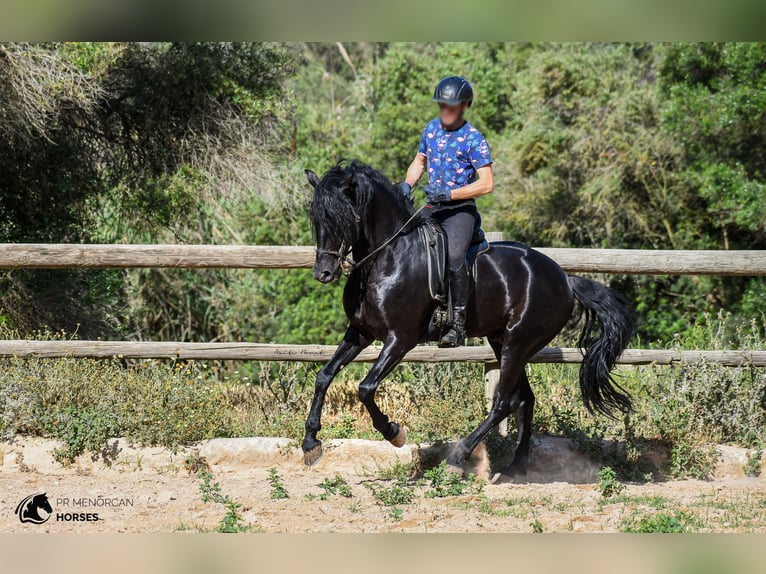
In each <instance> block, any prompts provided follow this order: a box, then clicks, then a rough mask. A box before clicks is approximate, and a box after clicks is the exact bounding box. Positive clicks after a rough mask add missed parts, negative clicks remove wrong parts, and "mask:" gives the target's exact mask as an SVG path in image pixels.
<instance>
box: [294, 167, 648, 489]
mask: <svg viewBox="0 0 766 574" xmlns="http://www.w3.org/2000/svg"><path fill="white" fill-rule="evenodd" d="M306 175H307V177H308V180H309V183H310V184H311V185H312V186H313V187H314V195H313V199H312V203H311V222H312V225H313V229H314V235H315V238H316V244H317V252H316V260H315V263H314V269H313V272H314V277H315V278H316V279H317V280H318V281H321V282H322V283H330V282H333V281H336V280H337V279H338V278H339V277H340V274H341V272H342V267H343V265H344V264H349V265H350V266H351V268H352V271H351V273H350V275H349V277H348V281H347V283H346V286H345V288H344V292H343V307H344V309H345V312H346V315H347V316H348V320H349V326H348V329H347V331H346V334H345V335H344V337H343V340H342V341H341V343H340V345H338V348H337V350H336V351H335V354H334V355H333V357H332V358H331V359H330V360H329V361H328V362H327V363H326V364H325V365H324V366H323V367H322V369H321V370H320V371H319V373H318V375H317V378H316V388H315V391H314V398H313V401H312V404H311V411H310V413H309V416H308V419H307V421H306V435H305V438H304V440H303V444H302V448H303V453H304V462H305V463H306V464H307V465H311V464H314V463H315V462H316V461H317V460H319V458H320V457H321V456H322V443H321V441H319V440H318V439H317V432H318V431H319V430H320V428H321V425H320V417H321V412H322V405H323V402H324V398H325V394H326V392H327V389H328V387H329V386H330V383H331V382H332V380H333V377H335V375H336V374H337V373H338V371H339V370H340V369H341V368H342V367H343V366H344V365H346V364H348V363H349V362H350V361H352V360H353V359H354V357H356V356H357V355H358V354H359V353H360V351H362V349H364V348H365V347H367V346H368V345H370V343H372V342H373V341H374V340H376V339H377V340H380V341H382V342H383V348H382V349H381V351H380V355H379V357H378V359H377V360H376V361H375V363H374V365H373V366H372V368H371V369H370V371H369V373H368V374H367V376H366V377H365V378H364V380H363V381H362V382H361V384H360V385H359V399H360V400H361V401H362V403H364V405H365V407H366V408H367V411H368V412H369V413H370V417H371V418H372V424H373V426H374V427H375V428H376V429H377V430H378V431H379V432H380V433H381V434H382V435H383V437H384V438H385V439H386V440H388V441H390V442H391V443H392V444H393V445H395V446H398V447H400V446H403V445H404V444H405V442H406V439H407V433H406V429H405V428H404V427H403V426H400V425H399V424H397V423H395V422H393V421H390V420H389V419H388V417H387V416H386V415H385V414H384V413H382V412H381V410H380V408H379V407H378V405H377V404H376V403H375V390H376V389H377V388H378V385H379V384H380V382H381V381H382V380H383V378H384V377H385V376H386V375H388V374H389V373H390V372H391V371H392V370H393V368H394V367H395V366H396V365H397V364H398V363H399V362H400V361H401V360H402V358H403V357H404V355H405V354H406V353H407V352H408V351H409V350H410V349H412V348H413V347H414V346H415V345H416V344H417V343H419V342H425V341H430V340H435V339H436V337H437V335H438V333H437V332H436V331H435V330H434V329H433V327H432V321H431V320H430V319H431V316H432V313H433V311H434V309H435V305H436V303H435V302H434V301H433V300H432V298H431V296H430V293H429V289H428V286H427V280H428V279H427V264H426V253H425V249H424V247H423V242H422V240H421V239H420V238H419V233H418V232H417V230H416V228H417V227H418V226H420V225H422V224H423V223H424V217H422V216H421V214H417V213H416V212H415V210H414V207H413V205H412V203H411V202H410V201H409V200H407V199H406V198H404V197H403V196H402V194H401V193H400V192H399V191H398V190H397V189H396V188H395V187H394V186H393V185H392V184H391V182H389V181H388V180H387V179H386V178H385V176H383V175H382V174H381V173H380V172H378V171H376V170H374V169H373V168H371V167H369V166H367V165H364V164H362V163H359V162H357V161H352V162H351V163H348V164H344V163H339V164H338V165H336V166H335V167H333V168H332V169H330V170H329V171H328V172H327V173H326V174H325V175H324V176H323V177H322V178H321V179H319V177H317V175H316V174H315V173H314V172H313V171H310V170H306ZM410 220H411V221H410ZM408 221H410V223H408ZM392 237H393V238H394V239H393V240H392V241H390V243H387V242H388V241H389V240H390V239H391V238H392ZM384 244H385V247H384V248H382V249H379V248H380V246H382V245H384ZM490 246H491V247H490V249H489V250H488V251H487V252H485V253H483V254H480V255H479V256H478V257H477V260H476V265H475V276H474V278H473V279H474V281H475V284H474V286H473V289H472V293H471V295H470V297H469V301H468V305H467V318H466V332H467V335H468V336H469V337H487V340H488V341H489V344H490V345H491V346H492V350H493V351H494V353H495V355H496V356H497V359H498V361H499V364H500V380H499V383H498V385H497V387H496V390H495V394H494V397H493V402H492V408H491V409H490V411H489V414H488V415H487V418H486V419H485V420H484V421H483V422H482V423H481V424H480V425H479V426H478V427H477V428H476V429H475V430H474V431H473V432H472V433H471V434H470V435H468V436H467V437H465V438H464V439H463V440H462V441H460V443H459V444H458V446H457V447H456V448H455V449H454V450H453V452H452V453H451V454H450V455H449V457H448V459H447V462H448V463H449V464H450V465H451V466H455V467H462V464H463V463H464V462H465V460H466V459H467V458H468V457H469V456H470V454H471V452H472V451H473V449H474V448H475V447H476V445H477V444H478V443H479V442H480V441H481V440H482V439H483V438H484V436H485V435H486V434H487V432H488V431H489V430H490V429H491V428H492V427H493V426H495V425H497V424H498V423H499V422H500V421H502V420H503V419H505V418H506V417H508V416H509V415H510V414H511V413H512V412H514V411H516V413H517V419H518V425H519V439H518V445H517V448H516V453H515V455H514V459H513V462H512V463H511V465H510V466H509V467H508V468H506V469H504V470H503V473H504V474H513V473H515V472H519V471H520V472H524V471H525V470H526V466H527V461H528V453H529V439H530V434H531V423H532V411H533V408H534V403H535V396H534V394H533V393H532V389H531V388H530V385H529V380H528V379H527V375H526V371H525V368H524V367H525V365H526V364H527V362H528V361H529V359H530V358H531V357H532V356H533V355H534V354H535V353H537V352H538V351H539V350H540V349H542V348H543V347H544V346H545V345H546V344H547V343H548V342H550V341H551V340H552V339H553V338H554V337H555V336H556V334H557V333H558V332H559V331H561V329H562V328H563V327H564V325H565V324H566V323H567V321H568V320H569V319H570V317H571V316H572V314H573V310H574V302H575V299H576V300H577V301H579V302H580V304H581V305H582V306H583V307H584V309H585V325H584V328H583V330H582V334H581V337H580V347H581V348H583V349H584V357H583V362H582V367H581V369H580V388H581V391H582V396H583V400H584V402H585V405H586V406H587V407H588V409H589V410H590V411H591V412H594V411H598V412H601V413H604V414H606V415H611V414H612V413H613V412H614V411H615V410H619V411H624V412H627V411H629V410H630V409H631V408H632V407H631V400H630V397H629V396H628V395H627V393H626V392H625V391H624V390H623V389H622V388H620V387H619V385H617V384H616V383H615V382H614V381H613V380H612V378H611V375H610V371H611V369H612V367H613V366H614V363H615V361H616V359H617V358H618V357H619V355H620V354H621V353H622V351H623V349H624V348H625V347H626V345H627V343H628V340H629V338H630V336H631V333H632V330H633V323H632V319H631V313H630V308H629V306H628V304H627V302H626V300H625V299H624V298H623V297H622V296H621V295H619V294H618V293H616V292H614V291H612V290H611V289H609V288H608V287H606V286H604V285H601V284H599V283H596V282H593V281H590V280H588V279H584V278H581V277H568V276H567V274H566V273H565V272H564V270H563V269H561V267H559V265H558V264H557V263H556V262H554V261H553V260H552V259H550V258H549V257H546V256H545V255H543V254H542V253H539V252H538V251H535V250H534V249H531V248H529V247H527V246H526V245H522V244H520V243H514V242H507V241H502V242H493V243H491V244H490ZM370 254H372V256H371V257H368V256H369V255H370ZM352 258H353V259H352ZM353 261H356V262H360V264H354V263H353ZM455 470H457V469H455Z"/></svg>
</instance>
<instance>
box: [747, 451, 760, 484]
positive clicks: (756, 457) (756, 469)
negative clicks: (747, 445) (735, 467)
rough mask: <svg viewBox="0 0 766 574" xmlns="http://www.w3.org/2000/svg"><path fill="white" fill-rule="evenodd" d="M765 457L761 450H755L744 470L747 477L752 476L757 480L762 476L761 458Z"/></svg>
mask: <svg viewBox="0 0 766 574" xmlns="http://www.w3.org/2000/svg"><path fill="white" fill-rule="evenodd" d="M762 457H763V451H762V450H761V449H755V450H753V452H752V453H750V456H749V457H748V458H747V462H746V463H745V468H744V469H743V470H744V472H745V475H746V476H752V477H754V478H757V477H759V476H761V458H762Z"/></svg>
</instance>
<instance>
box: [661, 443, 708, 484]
mask: <svg viewBox="0 0 766 574" xmlns="http://www.w3.org/2000/svg"><path fill="white" fill-rule="evenodd" d="M715 460H716V451H715V448H713V447H711V446H701V445H696V444H692V443H690V442H688V441H686V440H684V439H682V440H679V441H678V442H677V443H676V444H674V445H673V448H672V449H671V451H670V474H671V476H672V477H673V478H697V479H700V480H705V479H708V478H710V476H711V475H712V474H713V469H714V468H715Z"/></svg>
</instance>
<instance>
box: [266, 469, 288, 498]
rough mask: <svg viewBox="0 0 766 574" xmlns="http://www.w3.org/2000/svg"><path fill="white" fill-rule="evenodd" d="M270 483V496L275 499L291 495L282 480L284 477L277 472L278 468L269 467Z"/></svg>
mask: <svg viewBox="0 0 766 574" xmlns="http://www.w3.org/2000/svg"><path fill="white" fill-rule="evenodd" d="M269 484H270V485H271V492H270V493H269V497H270V498H271V499H273V500H280V499H282V498H289V497H290V495H289V494H288V493H287V489H286V488H285V485H284V483H283V482H282V478H281V477H280V476H279V474H277V469H276V468H273V467H272V468H271V469H269Z"/></svg>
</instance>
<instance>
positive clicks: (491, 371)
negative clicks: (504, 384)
mask: <svg viewBox="0 0 766 574" xmlns="http://www.w3.org/2000/svg"><path fill="white" fill-rule="evenodd" d="M485 235H486V237H487V241H502V240H503V232H502V231H487V232H485ZM484 344H485V345H487V346H489V343H487V341H486V340H485V341H484ZM499 380H500V364H499V363H498V362H496V361H489V362H487V363H484V396H485V398H486V399H487V411H489V409H491V408H492V397H494V396H495V389H496V388H497V383H498V381H499ZM498 432H499V433H500V435H501V436H507V435H508V419H503V420H502V421H500V424H499V425H498Z"/></svg>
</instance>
